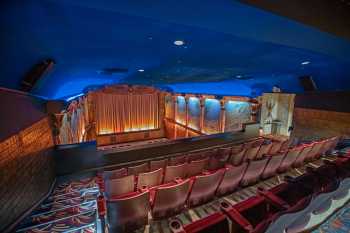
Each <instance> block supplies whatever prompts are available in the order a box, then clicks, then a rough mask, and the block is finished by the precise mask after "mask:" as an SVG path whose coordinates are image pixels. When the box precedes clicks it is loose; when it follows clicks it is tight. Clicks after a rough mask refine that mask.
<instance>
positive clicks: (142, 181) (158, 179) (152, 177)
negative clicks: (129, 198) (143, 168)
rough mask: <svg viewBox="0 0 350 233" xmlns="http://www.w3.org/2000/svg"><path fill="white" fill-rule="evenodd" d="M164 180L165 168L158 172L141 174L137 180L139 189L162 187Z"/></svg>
mask: <svg viewBox="0 0 350 233" xmlns="http://www.w3.org/2000/svg"><path fill="white" fill-rule="evenodd" d="M162 180H163V168H159V169H158V170H155V171H151V172H146V173H140V174H139V176H138V178H137V186H136V187H137V189H141V188H144V187H152V186H156V185H160V184H161V183H162Z"/></svg>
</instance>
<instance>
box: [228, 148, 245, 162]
mask: <svg viewBox="0 0 350 233" xmlns="http://www.w3.org/2000/svg"><path fill="white" fill-rule="evenodd" d="M245 152H246V149H244V148H243V144H242V145H237V146H233V147H232V152H231V157H230V160H229V163H231V164H232V165H234V166H238V165H240V164H241V163H242V162H243V158H244V154H245Z"/></svg>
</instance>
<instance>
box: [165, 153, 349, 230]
mask: <svg viewBox="0 0 350 233" xmlns="http://www.w3.org/2000/svg"><path fill="white" fill-rule="evenodd" d="M338 160H339V159H338ZM338 160H337V161H338ZM344 161H345V162H344ZM348 167H349V158H347V159H346V160H343V161H342V162H340V163H337V162H335V163H326V165H323V166H321V167H320V168H318V169H308V171H307V173H305V174H304V175H302V176H300V177H298V178H295V179H292V180H290V182H285V183H282V184H280V185H278V186H276V187H274V188H272V189H270V190H263V189H258V190H257V194H256V195H255V196H253V197H251V198H249V199H247V200H245V201H243V202H240V203H237V204H235V205H231V204H230V203H228V202H226V201H221V203H220V206H221V208H220V209H221V211H218V212H215V213H213V214H211V215H209V216H207V217H205V218H203V219H199V220H197V221H194V222H191V223H189V224H186V225H184V224H183V223H182V222H181V220H180V219H177V218H173V219H171V220H170V222H169V228H170V230H171V232H173V233H207V232H219V233H229V232H239V233H252V232H254V233H263V232H268V233H270V232H271V233H283V232H285V233H296V232H304V231H305V230H307V229H308V228H307V227H309V229H310V227H311V226H313V225H308V224H309V223H310V221H312V222H313V224H319V223H320V221H322V220H324V219H325V218H327V216H329V215H324V216H323V214H324V213H326V212H327V211H331V210H332V205H331V204H332V203H334V202H337V203H342V204H344V203H346V201H347V200H348V197H347V194H348V193H349V188H350V182H349V176H350V173H349V170H348ZM341 170H343V171H344V172H341ZM334 208H336V207H333V209H334ZM318 216H320V217H318ZM227 219H230V223H228V221H227ZM316 219H317V220H316Z"/></svg>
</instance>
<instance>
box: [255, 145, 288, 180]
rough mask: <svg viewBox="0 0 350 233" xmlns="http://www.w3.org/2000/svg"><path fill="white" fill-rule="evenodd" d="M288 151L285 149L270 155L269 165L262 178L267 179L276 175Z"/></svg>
mask: <svg viewBox="0 0 350 233" xmlns="http://www.w3.org/2000/svg"><path fill="white" fill-rule="evenodd" d="M286 153H287V152H286V151H285V152H280V153H279V154H275V155H271V156H269V161H268V162H267V165H266V167H265V169H264V171H263V173H262V174H261V178H263V179H266V178H269V177H271V176H273V175H275V174H276V173H277V169H278V168H279V166H280V164H281V162H282V160H283V158H284V156H285V155H286Z"/></svg>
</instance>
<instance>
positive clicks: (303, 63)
mask: <svg viewBox="0 0 350 233" xmlns="http://www.w3.org/2000/svg"><path fill="white" fill-rule="evenodd" d="M310 63H311V62H310V61H303V62H302V63H301V65H303V66H305V65H308V64H310Z"/></svg>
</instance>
